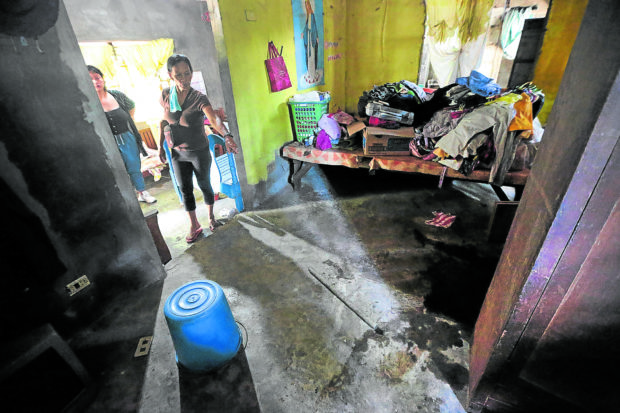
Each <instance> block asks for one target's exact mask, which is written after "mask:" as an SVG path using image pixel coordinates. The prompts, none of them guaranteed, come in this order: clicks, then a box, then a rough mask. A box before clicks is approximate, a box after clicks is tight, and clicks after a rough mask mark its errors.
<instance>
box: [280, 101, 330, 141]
mask: <svg viewBox="0 0 620 413" xmlns="http://www.w3.org/2000/svg"><path fill="white" fill-rule="evenodd" d="M330 100H331V98H330V97H328V98H326V99H325V100H322V101H320V102H290V101H289V102H288V104H289V105H290V107H291V112H292V114H293V130H294V132H295V138H296V139H297V141H298V142H303V140H304V139H306V138H308V137H310V136H312V135H314V130H315V129H316V128H317V127H318V125H319V120H321V116H323V115H324V114H326V113H327V110H328V108H329V101H330Z"/></svg>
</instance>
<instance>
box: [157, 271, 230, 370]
mask: <svg viewBox="0 0 620 413" xmlns="http://www.w3.org/2000/svg"><path fill="white" fill-rule="evenodd" d="M164 315H165V316H166V322H167V323H168V329H169V330H170V335H171V336H172V342H173V343H174V349H175V350H176V358H177V363H179V364H180V365H181V366H183V367H185V368H187V369H189V370H193V371H209V370H212V369H215V368H217V367H219V366H221V365H223V364H224V363H226V362H227V361H229V360H230V359H232V358H233V357H234V356H235V355H236V354H237V352H238V351H239V347H240V346H241V341H242V340H241V333H240V331H239V328H238V327H237V323H236V322H235V319H234V318H233V315H232V312H231V311H230V306H229V305H228V301H227V300H226V296H225V295H224V291H223V290H222V287H220V285H219V284H218V283H216V282H215V281H210V280H200V281H193V282H191V283H188V284H185V285H184V286H182V287H180V288H178V289H177V290H175V291H174V292H173V293H172V294H171V295H170V296H169V297H168V298H167V299H166V304H165V305H164Z"/></svg>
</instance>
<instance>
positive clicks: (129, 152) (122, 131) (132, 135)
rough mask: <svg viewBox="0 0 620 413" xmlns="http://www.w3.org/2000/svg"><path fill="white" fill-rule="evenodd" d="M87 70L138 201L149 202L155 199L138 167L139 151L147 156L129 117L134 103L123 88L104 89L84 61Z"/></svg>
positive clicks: (98, 73) (95, 71)
mask: <svg viewBox="0 0 620 413" xmlns="http://www.w3.org/2000/svg"><path fill="white" fill-rule="evenodd" d="M87 68H88V73H89V74H90V78H91V79H92V81H93V85H94V86H95V90H96V91H97V96H98V97H99V101H100V102H101V106H103V111H104V112H105V116H106V118H108V124H109V125H110V129H112V134H113V135H114V139H116V144H117V145H118V149H119V151H120V152H121V157H122V158H123V162H124V163H125V169H126V170H127V173H128V174H129V178H130V179H131V183H132V184H133V186H134V188H135V189H136V191H137V192H138V201H140V202H146V203H148V204H152V203H153V202H157V200H156V199H155V198H154V197H152V196H151V194H149V193H148V192H147V191H146V190H145V185H144V178H143V177H142V171H141V170H140V164H141V162H140V154H142V155H144V156H147V153H146V151H145V149H144V147H143V146H142V138H141V137H140V133H139V132H138V128H137V127H136V124H135V123H134V121H133V114H134V112H135V107H136V105H135V103H134V102H133V101H132V100H131V99H129V98H128V97H127V95H125V94H124V93H123V92H121V91H118V90H108V89H107V88H106V86H105V81H104V80H103V73H102V72H101V70H99V69H97V68H96V67H95V66H91V65H88V66H87Z"/></svg>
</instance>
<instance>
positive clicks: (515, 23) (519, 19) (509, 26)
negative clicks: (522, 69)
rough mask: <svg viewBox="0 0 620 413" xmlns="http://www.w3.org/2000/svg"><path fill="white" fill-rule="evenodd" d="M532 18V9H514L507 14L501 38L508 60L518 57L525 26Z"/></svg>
mask: <svg viewBox="0 0 620 413" xmlns="http://www.w3.org/2000/svg"><path fill="white" fill-rule="evenodd" d="M531 16H532V9H531V7H513V8H511V9H509V10H508V12H507V13H506V16H505V17H504V22H503V24H502V33H501V35H500V38H499V40H500V45H501V46H502V51H503V53H504V57H505V58H506V59H508V60H514V59H515V57H516V56H517V49H518V48H519V42H520V41H521V35H522V34H523V25H524V24H525V20H526V19H529V18H530V17H531Z"/></svg>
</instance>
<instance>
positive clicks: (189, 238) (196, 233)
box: [185, 228, 202, 244]
mask: <svg viewBox="0 0 620 413" xmlns="http://www.w3.org/2000/svg"><path fill="white" fill-rule="evenodd" d="M200 234H202V228H198V229H197V230H196V231H194V232H193V233H192V234H190V235H188V236H187V237H185V242H187V243H188V244H191V243H192V242H194V241H196V240H197V239H198V237H199V236H200Z"/></svg>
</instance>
